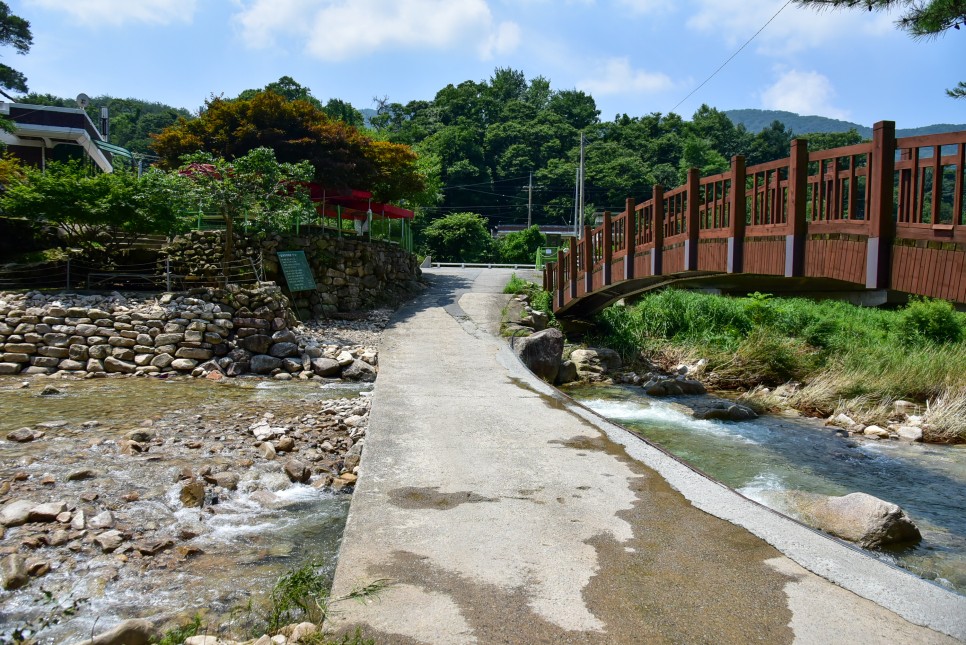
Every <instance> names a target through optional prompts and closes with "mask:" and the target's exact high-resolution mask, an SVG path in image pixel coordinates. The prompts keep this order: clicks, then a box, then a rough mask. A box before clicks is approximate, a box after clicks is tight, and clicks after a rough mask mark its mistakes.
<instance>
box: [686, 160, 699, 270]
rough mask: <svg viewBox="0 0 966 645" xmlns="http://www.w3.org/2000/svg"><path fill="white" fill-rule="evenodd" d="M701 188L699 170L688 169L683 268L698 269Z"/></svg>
mask: <svg viewBox="0 0 966 645" xmlns="http://www.w3.org/2000/svg"><path fill="white" fill-rule="evenodd" d="M700 189H701V171H700V170H698V169H697V168H689V169H688V212H687V227H688V239H686V240H685V241H684V270H685V271H697V270H698V239H699V237H700V233H701V231H700V225H699V223H698V206H699V204H698V191H700Z"/></svg>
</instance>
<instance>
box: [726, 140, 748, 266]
mask: <svg viewBox="0 0 966 645" xmlns="http://www.w3.org/2000/svg"><path fill="white" fill-rule="evenodd" d="M745 179H746V173H745V158H744V157H743V156H741V155H735V156H734V157H732V158H731V194H730V195H729V196H728V197H729V199H728V213H729V215H728V217H729V220H728V273H741V272H742V270H743V268H744V256H745V224H746V222H747V220H746V218H747V204H746V203H745V200H746V195H745Z"/></svg>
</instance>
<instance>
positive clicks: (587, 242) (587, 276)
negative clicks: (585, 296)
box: [581, 225, 594, 293]
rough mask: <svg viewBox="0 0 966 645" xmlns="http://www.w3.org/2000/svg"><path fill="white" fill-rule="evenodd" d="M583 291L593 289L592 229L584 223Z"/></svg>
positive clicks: (588, 291)
mask: <svg viewBox="0 0 966 645" xmlns="http://www.w3.org/2000/svg"><path fill="white" fill-rule="evenodd" d="M581 242H582V243H583V245H584V293H590V292H591V291H593V290H594V231H593V229H592V228H590V226H587V225H584V238H583V239H582V240H581Z"/></svg>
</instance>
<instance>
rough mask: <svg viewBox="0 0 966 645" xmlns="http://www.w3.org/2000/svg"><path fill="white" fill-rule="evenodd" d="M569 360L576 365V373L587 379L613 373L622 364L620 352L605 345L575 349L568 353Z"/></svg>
mask: <svg viewBox="0 0 966 645" xmlns="http://www.w3.org/2000/svg"><path fill="white" fill-rule="evenodd" d="M570 360H571V362H572V363H573V364H574V365H576V366H577V375H578V376H580V378H582V379H588V380H594V379H598V378H601V377H602V376H603V375H605V374H611V373H614V372H616V371H618V370H619V369H621V367H622V366H623V362H622V361H621V357H620V354H618V353H617V352H615V351H614V350H612V349H608V348H606V347H588V348H587V349H575V350H574V351H573V353H571V354H570Z"/></svg>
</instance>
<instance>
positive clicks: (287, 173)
mask: <svg viewBox="0 0 966 645" xmlns="http://www.w3.org/2000/svg"><path fill="white" fill-rule="evenodd" d="M184 162H185V163H184V165H183V166H182V167H181V169H180V174H181V175H183V176H185V177H187V178H188V180H189V181H185V182H182V183H181V184H180V185H179V187H180V189H181V193H180V195H179V196H178V197H179V201H181V202H182V203H189V204H193V205H194V204H197V205H198V208H200V209H201V210H204V211H209V212H210V211H214V212H217V213H218V214H219V215H221V217H222V219H223V220H224V222H225V253H224V265H225V266H224V269H225V271H226V275H227V271H228V264H229V263H230V262H231V261H232V254H233V251H234V249H233V241H234V230H235V222H237V221H239V220H240V219H242V218H245V217H247V218H248V220H249V221H250V222H253V223H254V224H255V225H257V226H258V227H260V228H263V229H266V230H280V229H283V228H285V227H287V226H289V225H291V224H292V223H294V222H295V221H296V220H297V219H300V218H306V219H308V218H311V217H313V216H314V215H315V209H314V207H313V205H312V202H311V199H310V198H309V196H308V195H307V194H306V192H305V191H304V190H302V189H300V186H299V183H300V182H305V181H309V180H310V179H311V178H312V174H313V171H312V166H311V165H310V164H309V163H308V162H307V161H302V162H298V163H294V164H292V163H280V162H279V161H278V160H277V159H276V158H275V153H274V151H272V150H271V149H270V148H255V149H254V150H251V151H249V152H248V153H247V154H245V155H242V156H240V157H236V158H235V159H233V160H232V161H227V160H225V159H222V158H219V157H216V156H214V155H212V154H211V153H208V152H198V153H195V154H192V155H187V156H186V157H185V158H184Z"/></svg>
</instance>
